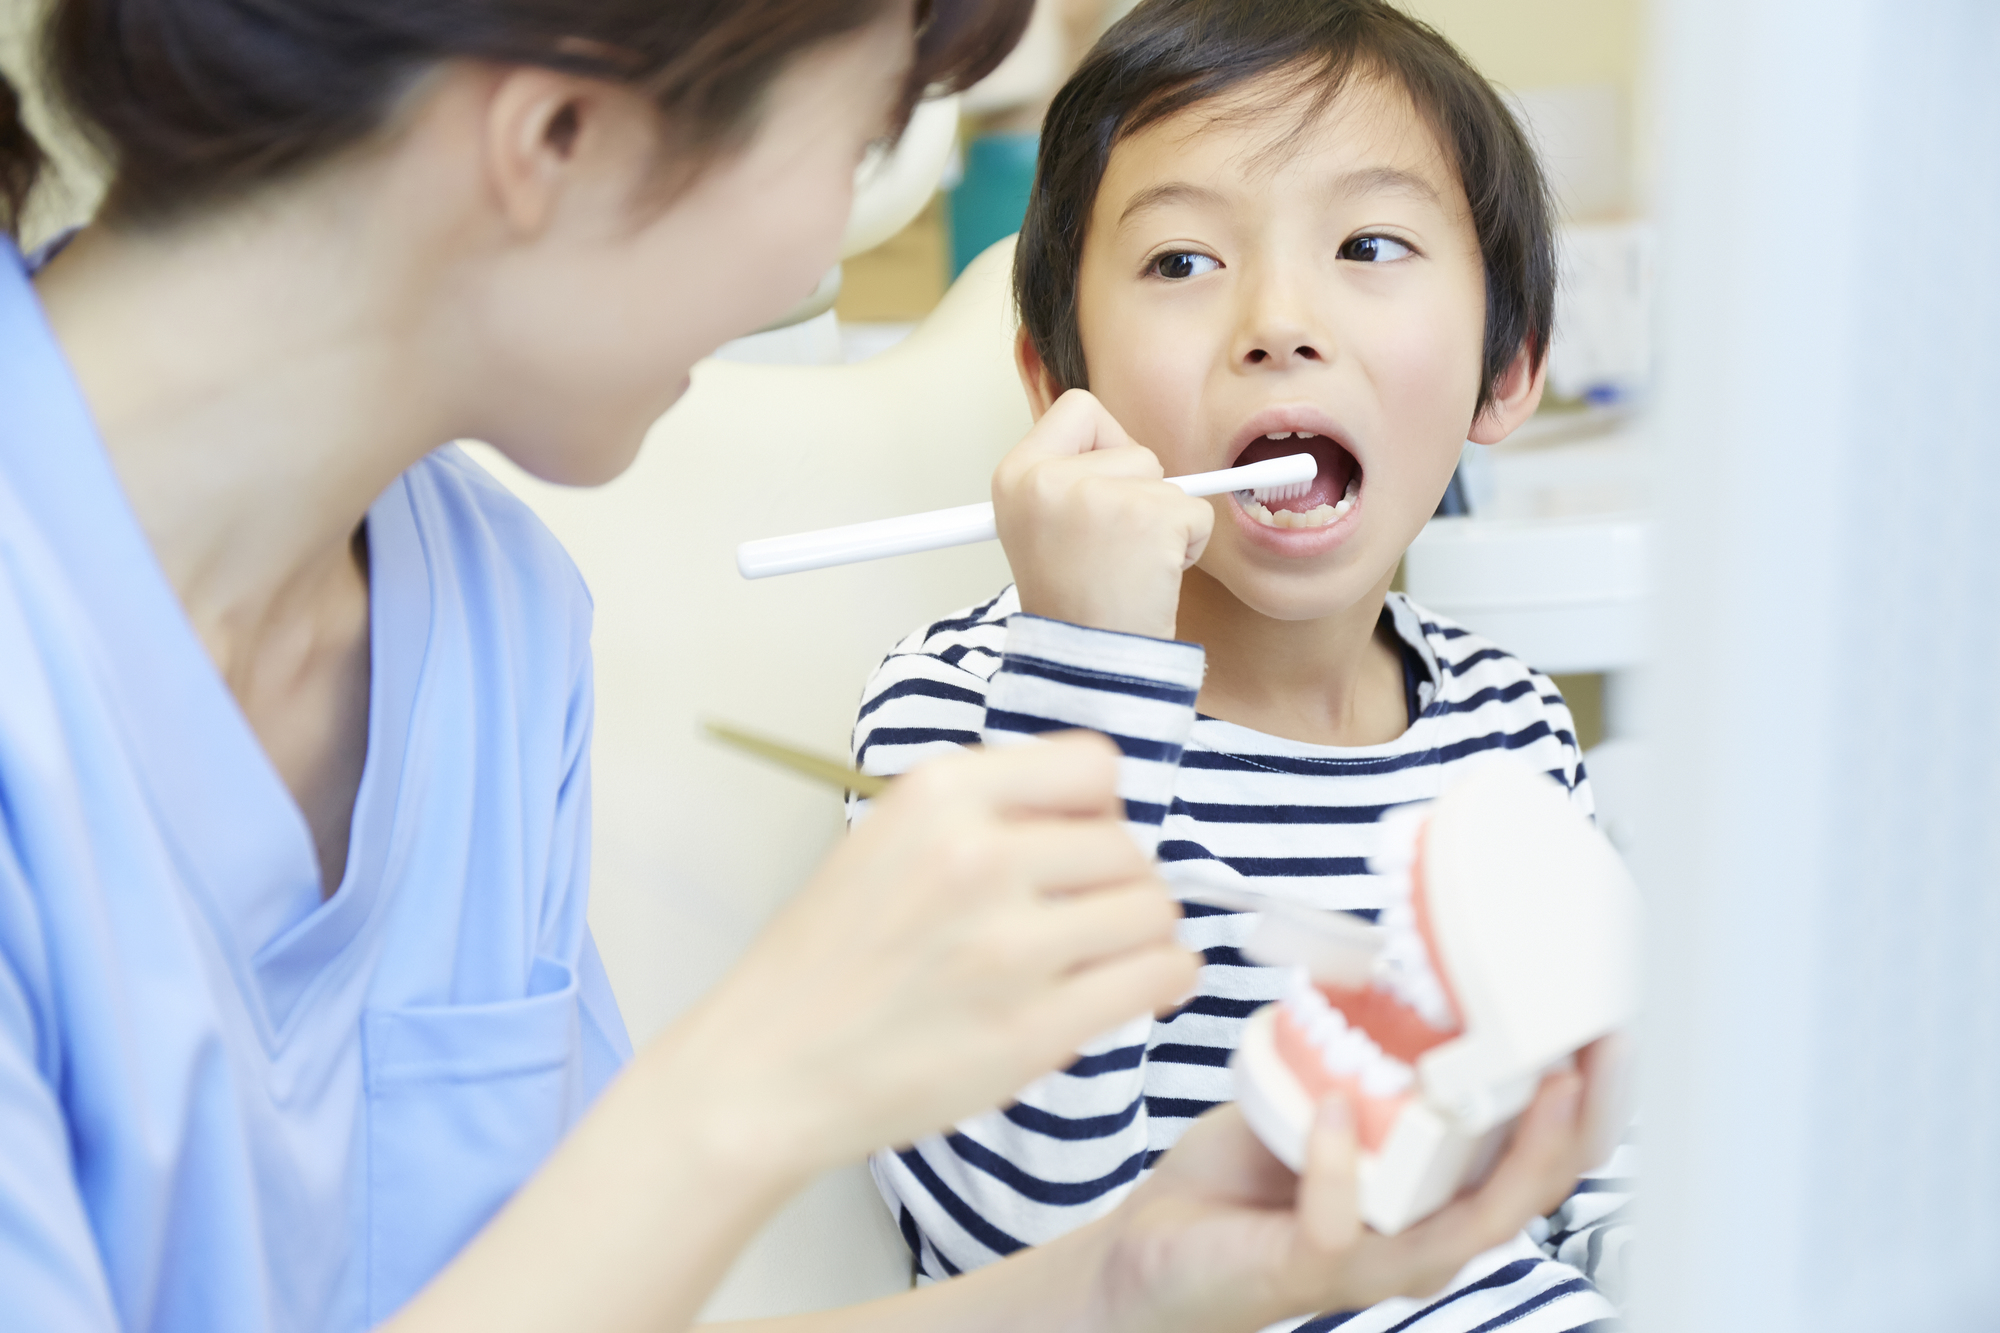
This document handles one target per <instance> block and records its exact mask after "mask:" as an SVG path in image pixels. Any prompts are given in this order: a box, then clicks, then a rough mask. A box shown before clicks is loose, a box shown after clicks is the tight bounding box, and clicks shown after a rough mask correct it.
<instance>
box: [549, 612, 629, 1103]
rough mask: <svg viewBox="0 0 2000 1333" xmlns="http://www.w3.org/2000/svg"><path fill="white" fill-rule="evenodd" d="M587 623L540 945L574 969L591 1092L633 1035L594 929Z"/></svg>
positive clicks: (617, 1064) (571, 705)
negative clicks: (591, 910) (590, 911)
mask: <svg viewBox="0 0 2000 1333" xmlns="http://www.w3.org/2000/svg"><path fill="white" fill-rule="evenodd" d="M589 634H590V627H589V624H588V622H587V621H585V622H584V623H583V625H582V627H581V635H580V642H579V648H578V657H579V659H580V663H581V665H580V666H579V667H578V669H577V670H576V672H575V676H574V679H573V680H572V683H571V686H570V694H569V702H568V707H567V712H566V716H565V719H564V726H563V776H562V783H561V785H560V786H559V787H558V788H557V790H556V811H555V821H554V829H553V832H552V834H551V837H550V840H549V869H548V891H547V897H546V899H545V903H546V906H545V908H544V913H545V919H544V921H543V926H542V935H543V944H542V950H543V952H544V953H546V954H549V955H550V956H553V957H558V958H562V959H564V960H565V961H567V962H568V963H569V965H570V967H571V968H572V969H573V971H574V972H575V974H576V980H577V1002H578V1006H579V1009H580V1011H581V1016H582V1019H583V1024H582V1037H583V1077H584V1082H585V1086H586V1088H587V1090H588V1092H587V1096H588V1099H589V1100H591V1101H594V1100H596V1097H597V1094H598V1093H600V1092H602V1091H603V1090H604V1088H605V1086H606V1085H607V1084H609V1083H610V1082H611V1080H612V1078H613V1077H614V1076H615V1075H616V1074H617V1073H618V1071H619V1070H620V1069H622V1068H624V1066H625V1063H626V1062H627V1061H628V1060H630V1059H631V1058H632V1040H631V1038H630V1037H629V1036H628V1035H627V1034H626V1031H625V1020H624V1018H623V1016H622V1015H620V1013H619V1012H618V1001H617V997H616V996H614V995H613V993H612V990H611V978H610V976H609V974H608V973H606V972H605V970H604V960H603V958H602V957H601V956H600V955H599V954H598V952H597V941H596V940H595V939H594V938H593V937H592V936H591V932H590V923H589V917H588V908H589V901H590V741H591V735H592V731H593V728H594V727H595V717H596V696H595V687H594V686H593V684H592V672H591V661H590V648H589V642H590V639H589Z"/></svg>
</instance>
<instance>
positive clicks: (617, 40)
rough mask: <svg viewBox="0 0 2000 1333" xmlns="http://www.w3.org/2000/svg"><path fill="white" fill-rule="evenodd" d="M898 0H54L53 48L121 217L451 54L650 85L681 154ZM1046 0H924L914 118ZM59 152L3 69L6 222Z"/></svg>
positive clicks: (725, 131) (316, 151)
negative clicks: (32, 132) (923, 102)
mask: <svg viewBox="0 0 2000 1333" xmlns="http://www.w3.org/2000/svg"><path fill="white" fill-rule="evenodd" d="M893 3H895V0H56V3H55V4H54V6H53V9H52V12H51V13H50V15H49V18H48V26H47V28H46V29H45V32H44V41H43V60H44V63H45V65H46V67H47V71H48V74H49V76H50V81H51V83H52V85H53V88H54V91H55V92H56V94H57V96H58V97H59V98H60V99H61V100H62V101H63V102H64V103H65V104H66V106H67V107H68V109H69V111H70V112H71V113H72V114H73V115H74V117H75V118H76V119H77V121H78V122H79V123H80V125H81V126H82V128H83V129H84V131H85V132H86V133H87V134H88V135H89V137H90V138H91V139H92V140H93V141H94V142H95V143H96V145H97V147H98V148H99V149H100V150H101V151H102V152H103V153H104V154H105V157H106V158H107V160H108V161H109V163H110V165H111V168H112V185H111V192H110V194H109V196H108V197H107V199H106V204H105V210H106V213H107V215H109V216H112V217H116V218H120V219H125V220H140V219H151V218H157V217H161V216H165V215H168V214H171V213H173V212H176V211H178V210H180V209H183V208H186V207H188V206H190V205H194V204H198V203H201V202H203V201H206V200H210V199H213V198H216V197H218V196H222V195H226V194H229V193H232V192H236V191H240V190H242V189H245V188H248V187H251V186H254V185H257V184H260V183H262V182H264V181H267V180H270V179H272V178H274V177H277V176H280V175H282V174H284V173H286V172H289V171H293V170H296V169H298V168H301V167H305V166H308V165H310V164H312V163H314V162H318V161H320V160H322V159H324V158H326V157H328V156H329V155H331V154H333V153H335V152H338V151H339V150H340V149H342V148H345V147H348V146H349V145H351V144H354V143H356V142H358V141H360V140H361V139H363V138H365V137H366V136H367V135H368V134H370V133H371V132H372V131H374V130H375V129H377V128H378V127H379V126H380V125H381V124H382V123H383V121H384V118H385V117H386V116H387V115H388V114H389V113H390V111H391V110H392V108H393V107H394V105H395V103H396V100H397V98H398V96H399V95H400V94H401V93H402V92H403V91H404V90H405V89H406V88H408V87H409V86H410V85H411V82H412V81H413V80H414V79H415V78H416V77H417V76H418V75H420V74H422V73H423V72H424V71H425V70H426V69H429V68H431V67H432V66H434V65H436V64H437V63H438V62H440V61H443V60H449V59H453V58H470V59H476V60H491V61H499V62H504V63H509V64H531V65H543V66H547V67H549V68H553V69H561V70H568V71H571V72H573V73H577V74H582V75H587V76H591V77H595V78H602V79H606V80H610V81H613V82H617V83H622V84H626V85H630V86H632V87H636V88H641V89H644V90H645V91H646V92H647V93H649V94H650V95H651V96H652V97H653V98H654V99H655V100H656V101H657V102H658V103H659V105H660V108H661V110H662V112H663V113H664V114H665V117H666V123H667V124H668V126H669V127H670V129H671V132H672V134H673V141H672V147H673V149H674V150H675V152H676V153H677V155H679V156H681V157H682V158H683V159H687V160H693V161H699V160H700V159H701V158H702V157H703V156H705V155H709V154H713V153H716V152H718V151H722V150H725V149H726V148H727V147H729V146H730V145H731V144H732V143H734V142H735V141H737V140H738V139H739V138H740V137H741V136H742V135H743V134H744V133H745V132H746V131H747V129H748V128H749V127H750V126H751V125H753V124H754V121H755V117H756V113H757V110H758V107H759V105H760V99H761V95H762V93H763V90H764V89H765V87H766V86H767V85H768V84H769V83H770V82H771V80H772V79H773V78H774V77H776V76H777V74H778V73H779V72H780V71H781V70H782V69H783V67H784V66H785V64H786V62H788V61H789V60H791V59H792V58H793V57H795V56H797V55H799V54H800V53H802V52H804V51H806V50H808V49H810V48H812V47H814V46H817V45H819V44H821V43H823V42H826V41H830V40H832V39H835V38H838V37H841V36H844V35H845V34H847V33H850V32H854V31H856V30H858V29H860V28H862V27H865V26H866V25H867V24H868V23H870V22H872V21H873V20H874V19H876V18H877V17H878V16H879V15H881V14H883V13H884V12H885V11H886V10H887V9H888V7H889V6H890V5H891V4H893ZM1032 8H1033V5H1032V0H919V4H918V6H917V38H916V61H915V64H914V65H913V66H912V67H911V70H910V76H909V79H908V81H907V84H906V86H905V88H904V96H903V103H902V107H901V112H902V114H903V115H904V116H907V114H908V111H909V109H910V107H911V106H913V105H915V103H916V100H917V98H918V97H919V96H921V95H922V94H923V92H924V90H925V89H927V88H930V87H934V86H943V87H946V88H960V87H964V86H965V85H967V84H969V83H971V82H972V81H974V80H975V79H977V78H979V77H980V76H982V75H984V74H985V73H986V72H987V71H988V70H991V69H992V68H993V67H994V66H995V65H997V64H998V63H999V62H1000V60H1001V58H1002V57H1003V56H1005V55H1006V54H1007V52H1008V51H1009V50H1010V49H1012V47H1013V45H1014V43H1015V42H1016V41H1017V40H1019V38H1020V35H1021V32H1022V30H1023V29H1024V28H1025V27H1026V26H1027V21H1028V14H1029V11H1030V10H1031V9H1032ZM41 163H42V159H41V154H40V152H39V151H38V150H37V149H36V147H35V144H34V140H33V139H32V138H31V137H29V135H28V133H27V131H26V129H25V128H24V127H23V125H22V123H21V120H20V115H19V108H18V105H17V103H16V99H15V97H14V95H13V92H12V90H11V89H8V88H7V87H6V86H5V83H4V81H0V227H4V228H5V229H6V230H8V231H10V232H11V231H13V230H15V229H16V227H17V225H18V223H19V220H20V214H21V210H22V208H23V207H24V205H25V202H26V199H27V195H28V192H29V190H30V189H31V188H32V187H33V184H34V180H35V176H36V174H37V171H38V169H39V168H40V166H41Z"/></svg>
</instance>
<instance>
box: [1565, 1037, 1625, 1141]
mask: <svg viewBox="0 0 2000 1333" xmlns="http://www.w3.org/2000/svg"><path fill="white" fill-rule="evenodd" d="M1576 1062H1577V1068H1578V1069H1579V1070H1580V1071H1581V1072H1582V1074H1583V1081H1584V1094H1583V1134H1582V1137H1583V1141H1584V1163H1583V1169H1584V1170H1589V1169H1591V1168H1592V1167H1595V1166H1598V1165H1600V1164H1602V1163H1603V1162H1604V1161H1605V1160H1606V1159H1608V1158H1609V1157H1610V1156H1611V1151H1612V1149H1613V1148H1615V1147H1616V1146H1617V1144H1618V1138H1619V1136H1620V1135H1621V1134H1623V1133H1624V1131H1625V1126H1626V1125H1627V1124H1628V1123H1630V1121H1631V1119H1632V1094H1633V1087H1632V1042H1631V1039H1630V1038H1629V1037H1627V1036H1626V1035H1625V1034H1624V1033H1622V1032H1614V1033H1612V1034H1611V1035H1610V1036H1608V1037H1601V1038H1599V1039H1598V1040H1596V1041H1594V1042H1592V1043H1591V1044H1590V1045H1588V1046H1586V1047H1584V1048H1583V1049H1582V1050H1581V1051H1578V1052H1577V1057H1576Z"/></svg>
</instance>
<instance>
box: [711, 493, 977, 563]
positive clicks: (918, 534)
mask: <svg viewBox="0 0 2000 1333" xmlns="http://www.w3.org/2000/svg"><path fill="white" fill-rule="evenodd" d="M996 535H997V534H996V532H995V529H994V527H993V506H992V505H991V504H976V505H960V506H959V507H958V508H956V509H933V510H931V511H930V512H929V513H927V514H906V515H904V516H903V517H902V518H880V519H876V520H875V521H874V522H872V523H850V524H849V525H848V526H846V527H844V528H821V529H820V530H819V531H818V532H800V533H794V534H793V535H792V536H789V537H766V538H764V539H763V540H761V541H754V542H744V543H743V544H742V545H741V546H739V547H737V548H736V569H737V572H739V573H740V574H742V575H743V577H744V578H746V579H765V578H770V577H771V576H772V575H773V574H796V573H798V572H800V571H801V570H807V569H825V568H827V567H828V566H830V565H851V564H855V563H857V562H859V561H862V560H880V559H882V558H883V557H885V556H891V555H909V554H910V553H911V552H913V551H937V550H942V549H943V548H944V547H947V546H969V545H971V544H972V543H973V542H990V541H992V540H993V538H994V537H995V536H996Z"/></svg>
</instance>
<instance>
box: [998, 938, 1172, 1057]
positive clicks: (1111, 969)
mask: <svg viewBox="0 0 2000 1333" xmlns="http://www.w3.org/2000/svg"><path fill="white" fill-rule="evenodd" d="M1200 966H1201V960H1200V957H1199V956H1198V955H1196V954H1193V953H1190V952H1188V951H1187V950H1186V949H1183V948H1182V947H1181V946H1180V945H1178V944H1176V943H1173V942H1172V941H1168V942H1165V943H1162V944H1157V945H1150V946H1146V947H1142V948H1138V949H1133V950H1128V951H1127V952H1125V953H1122V954H1119V955H1117V956H1115V957H1111V958H1106V959H1103V960H1101V961H1098V962H1095V963H1089V964H1086V965H1084V966H1082V967H1080V968H1077V969H1075V970H1074V971H1072V972H1071V973H1070V974H1069V975H1068V976H1067V977H1065V978H1064V979H1062V980H1061V981H1060V982H1058V983H1057V984H1056V985H1054V986H1052V987H1050V988H1049V989H1048V990H1047V991H1046V992H1045V993H1044V994H1043V995H1042V996H1041V997H1040V998H1039V999H1038V1000H1037V1001H1036V1002H1035V1003H1034V1004H1032V1005H1031V1006H1029V1007H1028V1008H1027V1009H1026V1011H1025V1012H1024V1014H1023V1016H1022V1019H1021V1023H1020V1027H1021V1030H1022V1031H1023V1032H1024V1033H1025V1034H1027V1038H1026V1039H1027V1041H1028V1042H1029V1044H1030V1050H1029V1051H1028V1053H1027V1055H1028V1059H1029V1063H1030V1064H1034V1063H1037V1062H1038V1061H1039V1060H1041V1059H1042V1058H1043V1053H1044V1052H1046V1053H1047V1059H1048V1061H1049V1063H1050V1064H1053V1063H1054V1062H1055V1061H1056V1060H1059V1059H1061V1058H1062V1055H1061V1053H1062V1052H1064V1051H1074V1050H1075V1049H1076V1048H1077V1047H1079V1046H1081V1045H1083V1043H1085V1042H1086V1041H1089V1040H1090V1039H1091V1038H1093V1037H1096V1036H1098V1035H1099V1034H1100V1033H1104V1032H1108V1031H1110V1030H1111V1029H1112V1028H1114V1027H1116V1026H1117V1025H1118V1024H1120V1023H1123V1022H1124V1021H1126V1020H1127V1019H1130V1018H1136V1017H1138V1016H1139V1015H1140V1014H1147V1013H1156V1012H1158V1011H1159V1010H1160V1009H1162V1008H1164V1007H1166V1006H1167V1005H1169V1004H1172V1003H1173V1002H1174V1001H1175V1000H1178V999H1179V998H1180V997H1181V996H1183V995H1185V994H1187V992H1188V990H1189V988H1191V987H1192V986H1193V985H1194V981H1195V973H1196V972H1197V970H1198V969H1199V968H1200Z"/></svg>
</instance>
